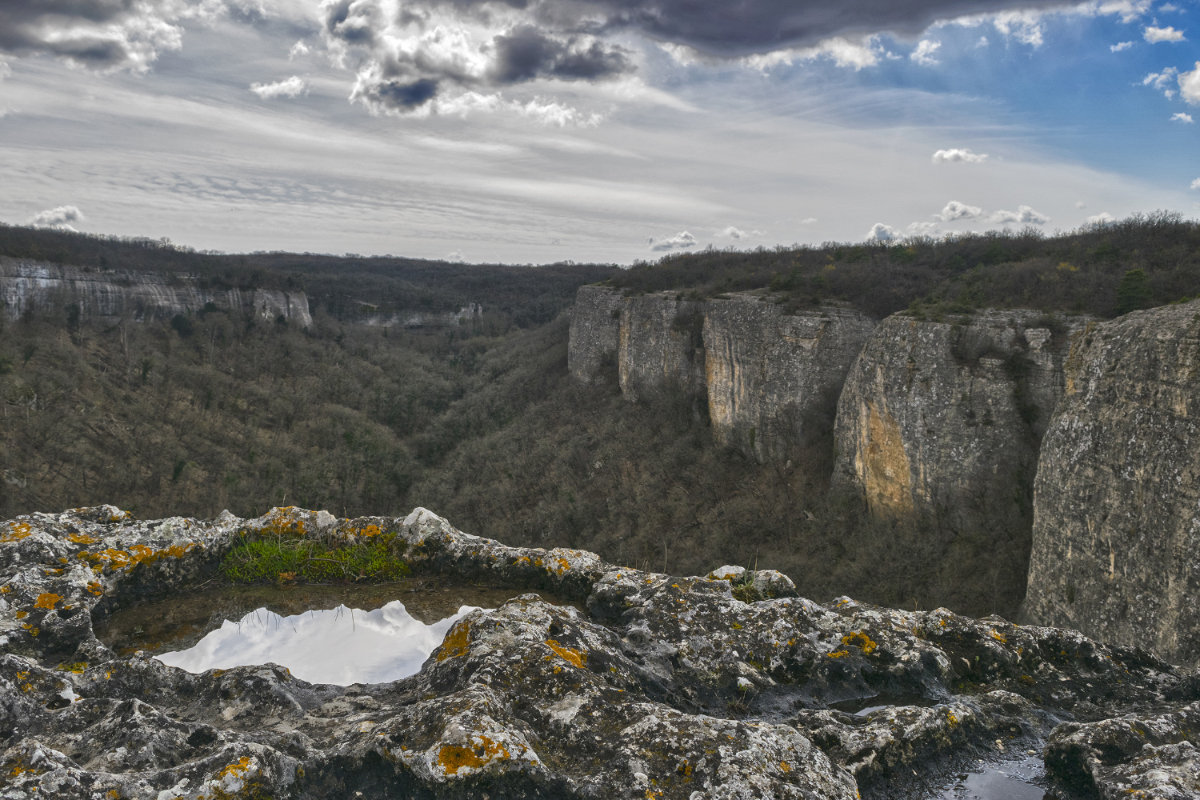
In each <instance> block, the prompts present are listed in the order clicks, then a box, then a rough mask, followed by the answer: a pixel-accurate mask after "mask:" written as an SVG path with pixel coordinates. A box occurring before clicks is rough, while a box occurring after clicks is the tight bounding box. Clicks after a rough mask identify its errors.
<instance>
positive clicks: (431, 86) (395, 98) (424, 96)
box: [375, 78, 438, 110]
mask: <svg viewBox="0 0 1200 800" xmlns="http://www.w3.org/2000/svg"><path fill="white" fill-rule="evenodd" d="M437 91H438V84H437V81H435V80H431V79H429V78H421V79H419V80H415V81H412V82H411V83H402V82H400V81H383V82H381V83H379V84H376V86H375V93H376V96H377V98H378V101H379V102H380V103H382V104H384V105H386V106H388V107H390V108H395V109H400V110H409V109H413V108H420V107H421V106H423V105H425V104H426V103H428V102H429V101H430V100H432V99H433V98H434V96H435V95H437Z"/></svg>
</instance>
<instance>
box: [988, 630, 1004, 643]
mask: <svg viewBox="0 0 1200 800" xmlns="http://www.w3.org/2000/svg"><path fill="white" fill-rule="evenodd" d="M988 633H989V634H991V637H992V638H993V639H995V640H996V641H997V642H1000V643H1001V644H1008V638H1007V637H1006V636H1005V635H1004V634H1002V633H997V632H996V631H994V630H992V631H988Z"/></svg>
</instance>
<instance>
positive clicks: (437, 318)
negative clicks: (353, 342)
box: [353, 302, 483, 328]
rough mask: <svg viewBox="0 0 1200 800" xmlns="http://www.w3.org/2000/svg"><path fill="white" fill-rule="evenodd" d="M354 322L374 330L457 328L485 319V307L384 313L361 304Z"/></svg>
mask: <svg viewBox="0 0 1200 800" xmlns="http://www.w3.org/2000/svg"><path fill="white" fill-rule="evenodd" d="M359 310H360V313H359V315H358V316H356V317H355V318H354V319H353V321H354V322H356V323H358V324H359V325H369V326H371V327H373V328H455V327H458V326H461V325H467V324H470V323H472V322H477V321H479V320H481V319H483V306H482V305H480V304H479V303H468V304H467V305H465V306H463V307H462V308H460V309H458V310H457V311H412V310H410V311H397V312H394V313H390V314H388V313H382V312H380V311H379V308H378V306H376V305H374V304H372V303H366V302H362V303H359Z"/></svg>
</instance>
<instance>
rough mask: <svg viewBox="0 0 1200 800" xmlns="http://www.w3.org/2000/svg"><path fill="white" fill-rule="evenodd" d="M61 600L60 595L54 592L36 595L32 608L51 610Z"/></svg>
mask: <svg viewBox="0 0 1200 800" xmlns="http://www.w3.org/2000/svg"><path fill="white" fill-rule="evenodd" d="M61 600H62V595H61V594H55V593H54V592H42V593H41V594H39V595H38V599H37V602H35V603H34V604H33V607H34V608H44V609H46V610H47V611H49V610H51V609H53V608H54V607H55V606H56V605H58V603H59V601H61Z"/></svg>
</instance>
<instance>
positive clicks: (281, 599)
mask: <svg viewBox="0 0 1200 800" xmlns="http://www.w3.org/2000/svg"><path fill="white" fill-rule="evenodd" d="M527 591H528V590H525V589H513V588H506V589H498V588H495V587H491V586H478V585H473V584H463V583H447V582H446V581H445V580H444V579H438V578H411V579H408V580H404V581H398V582H396V583H383V584H370V585H349V586H313V585H303V586H284V587H277V586H216V587H212V588H208V589H202V590H197V591H192V592H188V593H186V594H178V595H174V596H172V597H168V598H163V599H161V600H154V601H147V602H143V603H138V604H137V605H135V606H133V607H131V608H127V609H121V610H119V611H115V612H112V613H110V614H103V613H98V614H96V615H95V620H94V621H95V630H96V637H97V638H98V639H99V640H100V641H102V642H103V643H104V644H105V645H107V646H108V647H110V648H112V649H113V650H114V651H115V652H117V653H119V654H121V655H129V654H130V653H133V652H134V651H137V650H142V651H144V652H146V653H147V654H149V655H157V654H159V653H163V652H167V651H175V650H184V649H187V648H189V647H191V646H193V645H195V644H196V643H197V642H199V641H200V640H201V638H203V637H204V635H205V634H207V633H209V632H211V631H215V630H217V629H218V628H220V627H221V625H222V623H224V622H226V621H228V620H240V619H242V618H243V617H245V616H246V615H247V614H249V613H251V612H253V611H256V610H257V609H265V610H266V611H270V612H273V613H275V614H277V615H279V616H281V617H289V616H296V615H300V614H303V613H304V612H306V611H310V610H313V609H336V608H337V607H338V606H345V607H347V608H353V609H356V612H355V613H356V614H362V613H365V611H358V610H357V609H365V610H367V611H369V610H373V609H379V608H381V607H383V606H384V605H386V604H387V603H389V602H391V601H393V600H399V601H400V602H401V603H403V604H404V608H405V610H406V612H407V613H408V614H409V615H410V616H411V617H413V618H414V619H416V620H419V621H420V622H423V623H425V624H426V625H431V624H433V623H435V622H437V621H438V620H443V619H445V618H447V617H449V616H452V615H453V614H455V613H456V612H457V611H458V609H459V608H460V607H462V606H478V607H482V608H496V607H498V606H500V605H503V604H504V603H505V602H506V601H508V600H511V599H512V598H514V597H517V596H519V595H521V594H525V593H526V592H527ZM540 594H541V595H542V597H544V598H545V599H546V600H548V601H550V602H560V601H559V600H558V599H557V598H554V597H552V596H550V595H548V594H546V593H545V592H542V593H540Z"/></svg>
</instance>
